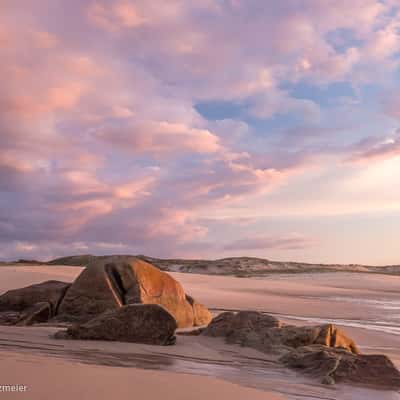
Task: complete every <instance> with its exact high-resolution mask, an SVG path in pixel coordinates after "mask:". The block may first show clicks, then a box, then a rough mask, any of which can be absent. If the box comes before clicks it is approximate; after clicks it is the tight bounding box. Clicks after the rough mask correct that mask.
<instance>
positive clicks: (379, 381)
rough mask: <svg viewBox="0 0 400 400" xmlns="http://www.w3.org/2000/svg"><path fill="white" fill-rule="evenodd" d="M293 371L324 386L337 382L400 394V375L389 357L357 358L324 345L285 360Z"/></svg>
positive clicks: (363, 356)
mask: <svg viewBox="0 0 400 400" xmlns="http://www.w3.org/2000/svg"><path fill="white" fill-rule="evenodd" d="M281 361H282V362H283V363H284V364H285V365H286V366H287V367H289V368H293V369H298V370H301V371H302V372H303V373H306V374H308V375H311V376H313V377H318V378H320V379H321V381H322V383H325V384H333V383H335V382H338V383H340V382H343V383H350V384H354V385H361V386H369V387H373V388H376V389H387V390H399V389H400V372H399V371H398V370H397V368H396V367H395V366H394V364H393V363H392V361H391V360H390V359H389V358H388V357H387V356H385V355H361V354H353V353H350V352H349V351H346V350H344V349H340V348H329V347H326V346H322V345H313V346H304V347H300V348H298V349H296V350H294V351H292V352H290V353H288V354H286V355H285V356H283V357H282V358H281Z"/></svg>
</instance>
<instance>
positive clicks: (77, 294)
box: [57, 256, 211, 328]
mask: <svg viewBox="0 0 400 400" xmlns="http://www.w3.org/2000/svg"><path fill="white" fill-rule="evenodd" d="M127 304H159V305H162V306H163V307H164V308H165V309H166V310H168V312H169V313H170V314H171V315H173V317H174V318H175V319H176V322H177V324H178V327H180V328H184V327H192V326H194V325H196V324H197V323H200V322H202V323H203V322H205V323H207V322H209V320H210V319H211V318H210V317H211V316H209V319H208V320H207V317H205V316H204V314H205V312H203V313H201V312H200V311H198V310H199V308H198V307H197V306H196V312H195V311H194V310H195V309H194V307H193V305H192V304H190V303H189V302H188V301H187V297H186V294H185V292H184V290H183V288H182V286H181V285H180V284H179V282H177V281H176V280H175V279H174V278H172V276H170V275H168V274H167V273H165V272H162V271H160V270H159V269H158V268H156V267H154V266H152V265H151V264H149V263H147V262H145V261H142V260H140V259H138V258H135V257H127V256H112V257H105V258H101V259H96V260H94V261H93V262H91V263H90V264H89V265H88V266H87V267H86V269H85V270H84V271H83V272H82V273H81V274H80V275H79V276H78V278H77V279H76V280H75V282H74V283H73V284H72V286H71V287H70V288H69V289H68V291H67V293H66V295H65V296H64V298H63V300H62V302H61V304H60V307H59V315H58V317H57V318H59V319H62V320H69V321H77V322H86V321H89V320H90V319H92V318H93V317H95V316H97V315H99V314H101V313H102V312H104V311H106V310H112V309H117V308H119V307H122V306H123V305H127ZM203 311H204V310H203ZM195 315H196V316H195ZM197 316H198V317H197Z"/></svg>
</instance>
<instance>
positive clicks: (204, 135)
mask: <svg viewBox="0 0 400 400" xmlns="http://www.w3.org/2000/svg"><path fill="white" fill-rule="evenodd" d="M95 136H96V138H98V139H100V140H104V141H106V142H108V143H109V144H111V145H113V146H117V147H119V148H120V149H122V150H123V151H127V152H131V153H154V154H162V153H176V152H180V151H190V152H194V153H215V152H217V151H218V150H219V149H220V145H219V139H218V137H217V136H215V135H214V134H212V133H211V132H210V131H208V130H206V129H198V128H192V127H189V126H187V125H185V124H182V123H171V122H167V121H161V122H155V121H154V122H153V121H137V120H133V121H131V122H130V123H128V124H127V125H126V126H122V127H110V128H99V129H98V130H96V132H95Z"/></svg>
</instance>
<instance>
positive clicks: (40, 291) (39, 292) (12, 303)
mask: <svg viewBox="0 0 400 400" xmlns="http://www.w3.org/2000/svg"><path fill="white" fill-rule="evenodd" d="M69 286H70V284H69V283H66V282H59V281H47V282H42V283H39V284H36V285H31V286H27V287H24V288H21V289H14V290H9V291H8V292H6V293H4V294H3V295H1V296H0V311H23V310H25V309H27V308H30V307H32V306H34V305H35V304H36V303H43V302H45V303H49V304H50V308H51V315H55V314H56V312H57V307H58V305H59V303H60V301H61V299H62V298H63V296H64V294H65V292H66V291H67V289H68V287H69Z"/></svg>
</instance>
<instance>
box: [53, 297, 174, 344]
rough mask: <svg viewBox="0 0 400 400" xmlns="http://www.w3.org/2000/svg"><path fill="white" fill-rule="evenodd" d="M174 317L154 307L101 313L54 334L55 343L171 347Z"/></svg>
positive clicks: (130, 308)
mask: <svg viewBox="0 0 400 400" xmlns="http://www.w3.org/2000/svg"><path fill="white" fill-rule="evenodd" d="M176 328H177V325H176V321H175V319H174V317H173V316H172V315H171V314H170V313H169V312H168V311H167V310H165V309H164V308H163V307H161V306H159V305H157V304H133V305H126V306H122V307H119V308H117V309H113V310H108V311H105V312H104V313H103V314H101V315H99V316H97V317H95V318H93V319H92V320H90V321H88V322H86V323H84V324H81V325H78V324H77V325H74V326H72V327H70V328H68V329H67V331H61V332H58V333H57V334H56V335H55V337H56V338H58V339H84V340H88V339H89V340H112V341H121V342H134V343H145V344H156V345H169V344H174V343H175V336H174V332H175V329H176Z"/></svg>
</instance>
